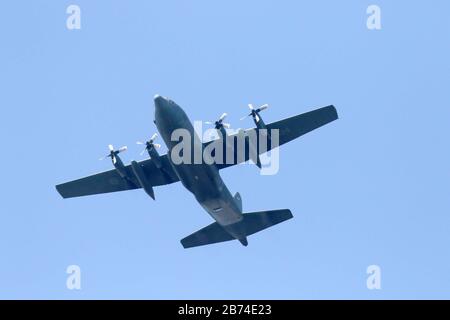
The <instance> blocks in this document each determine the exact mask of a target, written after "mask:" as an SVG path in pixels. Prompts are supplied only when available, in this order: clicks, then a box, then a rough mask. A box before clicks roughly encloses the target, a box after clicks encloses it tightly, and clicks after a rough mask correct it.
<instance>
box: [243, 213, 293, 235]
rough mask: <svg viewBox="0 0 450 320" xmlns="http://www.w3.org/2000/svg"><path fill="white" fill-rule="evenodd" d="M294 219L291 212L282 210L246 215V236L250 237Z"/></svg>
mask: <svg viewBox="0 0 450 320" xmlns="http://www.w3.org/2000/svg"><path fill="white" fill-rule="evenodd" d="M292 217H293V215H292V213H291V210H289V209H280V210H270V211H259V212H249V213H244V221H243V223H244V230H245V235H246V236H249V235H251V234H254V233H256V232H259V231H261V230H264V229H267V228H269V227H271V226H274V225H276V224H278V223H281V222H283V221H286V220H289V219H291V218H292Z"/></svg>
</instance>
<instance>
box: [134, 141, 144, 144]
mask: <svg viewBox="0 0 450 320" xmlns="http://www.w3.org/2000/svg"><path fill="white" fill-rule="evenodd" d="M136 144H145V142H142V141H136Z"/></svg>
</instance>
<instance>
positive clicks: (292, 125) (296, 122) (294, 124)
mask: <svg viewBox="0 0 450 320" xmlns="http://www.w3.org/2000/svg"><path fill="white" fill-rule="evenodd" d="M336 119H338V114H337V111H336V108H335V107H334V106H333V105H330V106H327V107H323V108H320V109H316V110H313V111H310V112H306V113H303V114H299V115H296V116H293V117H290V118H286V119H283V120H280V121H276V122H272V123H269V124H266V127H267V130H268V131H270V130H271V129H278V130H279V131H278V132H279V143H278V146H281V145H283V144H285V143H287V142H289V141H292V140H294V139H296V138H298V137H300V136H302V135H304V134H305V133H308V132H310V131H313V130H315V129H317V128H319V127H321V126H324V125H326V124H327V123H330V122H332V121H334V120H336ZM249 131H255V133H256V137H257V140H256V141H257V146H258V145H259V138H260V135H259V134H258V132H259V129H258V128H253V129H249V130H245V132H247V133H248V132H249ZM237 135H238V134H234V135H231V136H230V137H231V138H232V139H234V140H233V141H234V142H233V143H234V144H235V148H234V150H233V151H234V153H235V154H234V161H233V162H232V163H231V164H228V163H226V161H223V162H225V163H223V164H216V165H217V167H218V168H219V169H223V168H227V167H229V166H232V165H235V164H239V163H242V162H245V161H248V160H249V159H250V151H249V150H250V149H249V143H250V142H249V141H248V140H246V141H245V157H240V159H239V157H238V156H237V155H236V150H238V144H237V143H236V142H235V141H236V139H237V138H236V137H237ZM211 142H212V141H210V142H207V143H206V145H208V144H209V143H211ZM275 147H277V146H274V145H272V143H271V142H270V141H269V143H268V144H267V148H266V150H265V151H264V150H263V151H262V150H259V148H258V147H257V149H258V150H257V151H258V154H262V153H264V152H267V151H270V150H272V149H273V148H275ZM223 152H224V159H227V158H226V152H227V148H226V147H225V144H224V151H223ZM228 152H229V151H228Z"/></svg>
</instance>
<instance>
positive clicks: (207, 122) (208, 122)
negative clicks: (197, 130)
mask: <svg viewBox="0 0 450 320" xmlns="http://www.w3.org/2000/svg"><path fill="white" fill-rule="evenodd" d="M205 124H214V123H213V122H211V121H205Z"/></svg>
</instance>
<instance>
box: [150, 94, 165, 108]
mask: <svg viewBox="0 0 450 320" xmlns="http://www.w3.org/2000/svg"><path fill="white" fill-rule="evenodd" d="M153 100H154V101H155V107H157V108H158V107H159V108H160V107H162V106H163V104H164V102H165V101H166V99H164V97H162V96H160V95H159V94H155V96H154V97H153Z"/></svg>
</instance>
